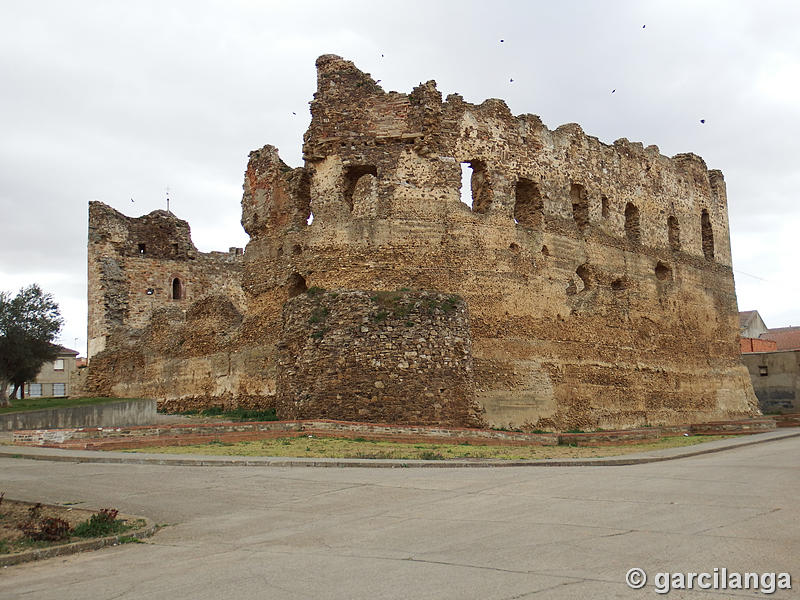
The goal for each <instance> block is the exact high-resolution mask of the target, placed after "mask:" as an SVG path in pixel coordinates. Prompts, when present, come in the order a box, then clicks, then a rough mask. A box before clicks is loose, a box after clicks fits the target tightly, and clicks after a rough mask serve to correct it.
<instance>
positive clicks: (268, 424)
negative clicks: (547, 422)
mask: <svg viewBox="0 0 800 600" xmlns="http://www.w3.org/2000/svg"><path fill="white" fill-rule="evenodd" d="M708 425H713V427H708ZM695 428H697V431H695ZM773 429H775V421H773V420H772V419H752V420H748V421H725V422H718V423H713V424H700V425H684V426H680V427H669V428H666V429H662V428H659V427H648V428H645V429H629V430H621V431H591V432H581V433H551V432H540V433H526V432H522V431H501V430H496V429H467V428H452V429H450V428H444V427H425V426H403V425H392V424H381V423H358V422H348V421H332V420H323V419H320V420H305V421H261V422H242V423H198V424H177V425H164V426H149V427H148V426H145V427H86V428H77V429H50V430H37V431H15V432H14V436H13V441H14V443H15V444H23V445H33V446H54V447H61V448H73V449H75V448H80V449H88V450H116V449H123V448H137V447H145V446H180V445H186V444H202V443H207V442H208V441H209V440H212V439H219V440H224V441H226V442H238V441H244V440H256V439H266V438H275V437H297V436H309V437H311V436H316V437H340V438H363V439H369V440H383V441H394V442H407V443H429V444H430V443H434V444H436V443H442V444H444V443H447V444H460V443H465V442H469V443H473V444H487V445H498V446H500V445H509V446H516V445H535V446H555V445H558V444H562V445H574V446H605V445H619V444H638V443H644V442H652V441H656V440H658V439H660V438H662V437H664V436H673V435H681V434H686V435H688V434H689V432H690V431H692V432H693V433H695V435H720V434H724V435H738V434H748V433H761V432H764V431H771V430H773ZM678 430H680V431H678Z"/></svg>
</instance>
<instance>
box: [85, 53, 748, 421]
mask: <svg viewBox="0 0 800 600" xmlns="http://www.w3.org/2000/svg"><path fill="white" fill-rule="evenodd" d="M317 69H318V87H317V92H316V94H315V95H314V100H313V102H312V103H311V113H312V122H311V125H310V127H309V129H308V131H307V132H306V134H305V137H304V145H303V151H304V159H305V165H304V167H300V168H294V169H293V168H290V167H289V166H287V165H286V164H284V163H283V162H282V161H281V159H280V158H279V156H278V152H277V149H275V148H274V147H272V146H265V147H264V148H262V149H260V150H257V151H255V152H252V153H251V155H250V160H249V162H248V166H247V171H246V173H245V182H244V195H243V198H242V225H243V226H244V228H245V230H246V231H247V233H248V234H249V235H250V243H249V244H248V246H247V248H246V251H245V253H244V257H243V259H241V261H240V263H236V265H237V266H236V267H233V265H232V268H238V265H239V264H241V278H240V280H239V281H240V282H241V287H240V288H239V290H238V291H237V293H236V294H233V295H231V294H229V293H228V292H227V291H222V292H221V293H220V294H219V297H220V298H229V299H230V301H231V304H232V305H233V306H234V307H235V309H236V311H237V312H238V314H239V316H240V321H238V317H237V319H233V320H232V321H230V323H229V325H226V326H228V327H229V328H228V329H226V330H225V331H229V332H230V336H229V337H230V344H229V345H228V346H226V348H227V350H226V351H225V352H228V353H230V354H229V355H230V356H231V357H232V358H231V361H230V365H231V366H230V367H229V369H230V373H231V374H230V376H228V377H231V378H234V379H235V378H236V377H239V376H245V377H246V379H247V381H248V382H250V383H249V384H252V385H255V383H256V382H259V383H258V385H259V390H260V391H261V392H260V393H263V394H266V395H269V394H275V393H276V389H277V387H278V382H279V381H280V372H279V371H280V369H279V360H278V352H277V349H276V347H277V344H278V343H279V341H280V340H281V338H282V336H283V335H284V330H283V316H282V315H283V314H284V312H283V311H284V305H285V303H286V301H287V300H288V299H289V298H294V297H296V296H299V295H301V294H304V293H305V292H306V290H308V289H309V288H312V287H316V288H324V289H327V290H329V291H330V290H378V291H381V290H382V291H394V290H401V289H410V290H436V291H439V292H442V293H445V294H454V295H457V296H459V297H461V298H463V299H464V301H465V302H466V305H467V306H468V310H469V328H470V331H471V355H472V362H473V368H474V375H473V378H474V386H475V388H474V390H475V391H474V398H473V399H474V400H475V401H477V402H478V403H479V405H480V406H481V408H482V410H483V411H484V412H483V418H484V419H485V420H486V421H488V422H489V423H492V424H495V425H507V424H509V423H510V424H514V425H520V424H523V423H525V424H528V425H529V426H533V427H537V428H541V429H550V428H562V429H566V428H591V427H606V428H608V427H630V426H637V425H644V424H662V423H664V424H669V423H679V422H698V421H706V420H712V419H730V418H737V417H745V416H750V415H752V414H755V412H756V411H757V408H756V399H755V396H754V394H753V391H752V386H751V384H750V380H749V377H748V374H747V371H746V369H745V368H744V367H743V366H742V365H741V364H740V363H739V355H738V351H739V348H738V317H737V306H736V296H735V293H734V287H733V277H732V271H731V258H730V245H729V232H728V219H727V199H726V191H725V183H724V178H723V176H722V174H721V173H720V172H719V171H715V170H708V168H707V167H706V165H705V163H704V162H703V160H702V159H701V158H700V157H698V156H696V155H693V154H679V155H677V156H674V157H671V158H670V157H666V156H663V155H662V154H661V153H660V152H659V150H658V148H657V147H656V146H647V147H644V146H643V145H642V144H640V143H635V142H629V141H627V140H624V139H622V140H617V141H616V142H614V143H613V144H611V145H609V144H604V143H602V142H600V141H599V140H598V139H597V138H594V137H592V136H589V135H586V134H585V133H584V132H583V131H582V130H581V128H580V127H579V126H578V125H575V124H569V125H563V126H561V127H559V128H557V129H556V130H555V131H551V130H549V129H548V128H547V127H546V126H545V125H543V124H542V122H541V121H540V119H539V118H538V117H536V116H535V115H520V116H514V115H512V114H511V113H510V111H509V110H508V107H507V106H506V105H505V104H504V103H503V102H502V101H501V100H487V101H485V102H484V103H482V104H480V105H473V104H469V103H467V102H465V101H464V100H463V99H462V98H461V97H460V96H458V95H451V96H449V97H448V98H447V99H446V100H443V99H442V97H441V94H440V93H439V92H438V90H437V89H436V85H435V82H433V81H430V82H427V83H424V84H420V85H419V86H418V87H417V88H415V89H414V90H413V91H412V92H411V93H410V94H400V93H396V92H388V93H387V92H385V91H384V90H383V89H381V88H380V86H378V85H377V83H376V82H375V81H374V80H373V79H372V78H371V77H370V76H369V75H367V74H365V73H363V72H361V71H360V70H358V69H357V68H356V67H355V66H354V65H353V64H352V63H351V62H349V61H346V60H343V59H341V58H339V57H337V56H333V55H326V56H322V57H320V58H319V59H318V61H317ZM462 171H466V172H467V173H471V179H470V180H469V188H470V189H469V193H468V194H466V195H468V196H471V206H468V205H467V204H465V203H464V202H462V201H461V185H462V183H461V182H462ZM312 215H313V219H312V218H310V217H312ZM151 216H152V215H151ZM110 226H111V227H112V230H113V227H116V225H115V224H114V223H110ZM176 227H177V226H176ZM181 231H182V230H181V229H180V228H179V227H177V228H176V230H175V234H176V235H180V232H181ZM91 236H92V231H90V239H91ZM91 246H92V243H91V242H90V289H91V288H92V286H91V282H92V280H93V279H94V280H95V281H104V282H106V283H105V284H103V285H105V288H104V291H102V293H101V291H99V290H96V291H95V293H96V294H98V297H102V298H103V302H104V304H103V311H105V312H104V313H103V314H102V315H101V316H98V315H100V312H98V311H95V315H94V316H92V315H90V323H93V322H94V321H95V317H96V318H97V319H98V322H99V324H98V325H95V331H103V327H107V326H108V325H107V324H108V323H110V322H116V321H115V319H117V315H121V317H120V318H121V320H122V321H123V322H125V323H130V324H134V323H135V324H136V325H137V326H138V325H141V324H142V323H140V322H138V321H136V319H137V318H139V317H138V316H137V315H138V314H140V313H139V312H137V311H136V310H135V308H136V307H138V306H140V305H141V304H140V303H139V299H138V298H137V299H135V300H132V299H131V298H132V294H131V292H130V290H129V286H128V288H126V286H124V285H120V282H122V281H125V280H126V277H125V276H123V277H120V276H119V273H118V271H117V270H116V267H115V265H114V264H113V263H107V262H103V260H102V259H100V258H95V259H93V258H92V252H91ZM180 248H182V241H179V243H178V249H180ZM166 251H170V249H169V248H167V249H166ZM117 254H119V252H117ZM96 256H97V257H102V256H105V255H104V254H103V253H101V252H97V253H96ZM115 256H116V255H115ZM125 258H126V260H125V261H123V262H125V263H126V264H125V266H126V270H125V273H128V269H129V268H130V267H128V266H127V260H128V259H130V260H134V259H141V257H136V256H132V257H125ZM93 260H94V264H93ZM170 260H172V259H170V258H169V257H167V258H165V259H164V261H162V262H163V264H164V265H167V266H168V267H169V268H172V267H171V266H170V265H171V263H169V261H170ZM117 262H119V261H117ZM139 264H142V263H139ZM167 266H165V267H163V268H167ZM153 268H154V269H156V272H157V273H161V274H159V275H158V278H159V281H160V280H162V279H163V278H164V277H165V276H167V275H166V272H160V271H158V267H157V266H156V265H153ZM226 268H227V267H226ZM147 272H148V273H149V271H147ZM141 276H142V277H146V276H149V275H146V274H145V272H142V275H141ZM190 277H193V276H192V275H190ZM100 287H101V288H102V286H100ZM126 289H127V290H128V291H127V292H125V290H126ZM126 293H127V294H128V295H127V296H126V295H125V294H126ZM238 293H241V297H240V296H238V295H237V294H238ZM91 295H92V292H91V291H90V308H91V307H92V306H93V302H92V297H91ZM237 298H238V299H237ZM145 301H146V299H145ZM94 304H96V302H95V303H94ZM169 308H170V307H169V306H167V307H166V308H165V309H164V310H167V309H169ZM125 311H127V313H126V312H125ZM141 314H142V315H144V316H145V317H147V315H148V314H156V313H148V312H147V311H144V312H142V313H141ZM158 314H159V315H160V314H161V313H158ZM165 314H166V313H165ZM158 319H162V320H164V319H166V320H167V321H168V320H169V319H168V318H167V317H166V316H159V317H158ZM158 319H153V320H151V321H150V323H149V324H147V325H146V326H145V330H146V331H149V330H154V329H158V327H160V325H159V324H158V323H159V321H158ZM145 320H146V318H145ZM90 328H91V325H90ZM148 328H149V329H148ZM295 333H297V332H295ZM312 334H313V331H311V330H309V331H308V335H309V336H310V335H312ZM148 335H155V334H148ZM292 335H295V334H294V333H293V334H292ZM297 335H299V334H297ZM90 337H92V336H91V335H90ZM95 337H96V336H95ZM171 337H174V335H172V336H171ZM191 337H192V336H189V338H187V342H186V343H189V344H191V341H189V339H190V338H191ZM93 339H94V338H93ZM170 339H171V338H170ZM145 347H147V348H149V346H145ZM153 347H155V346H153ZM343 349H344V346H343ZM148 351H149V350H148ZM157 352H164V353H162V354H160V356H163V357H165V361H164V364H165V365H166V364H172V363H171V362H170V361H173V360H183V359H185V354H181V353H180V352H178V353H177V354H173V352H174V351H173V350H163V349H162V350H157ZM237 352H238V353H241V352H244V353H245V354H246V353H249V352H255V353H256V355H257V356H258V358H257V359H253V360H250V359H240V362H236V360H237V359H236V354H237ZM215 356H218V355H217V354H215V353H211V352H209V353H206V354H202V353H199V352H198V353H197V354H196V355H192V358H193V359H195V360H197V361H209V362H210V363H214V364H216V362H214V361H216V360H217V359H215V358H213V357H215ZM222 356H225V354H224V353H223V354H222ZM259 361H260V364H259V368H255V367H253V365H254V364H256V363H258V362H259ZM145 362H147V361H145ZM217 362H220V366H218V368H217V367H215V368H216V369H217V371H219V370H223V371H224V369H222V366H221V365H222V362H224V361H217ZM204 364H205V363H204ZM175 368H176V369H179V370H180V369H182V367H180V368H179V367H177V366H176V367H175ZM215 368H211V370H212V371H214V369H215ZM242 374H246V375H242ZM149 377H150V375H147V376H146V377H144V378H139V380H140V381H150V379H148V378H149ZM217 380H221V379H220V378H217ZM229 383H230V382H229ZM148 385H149V384H148ZM212 387H213V386H212ZM222 388H224V389H225V390H226V391H225V393H228V394H230V398H231V401H235V399H236V397H237V389H236V386H235V385H233V384H230V385H228V384H226V385H225V386H222ZM222 388H220V387H218V388H215V389H210V390H209V392H208V393H209V397H213V395H214V394H216V393H219V394H221V393H223V392H221V391H219V390H220V389H222ZM165 390H166V388H165ZM215 390H216V391H215ZM341 391H342V393H343V394H347V393H348V389H347V386H344V385H343V386H342V390H341ZM162 393H164V394H167V395H172V396H179V395H180V394H178V393H177V392H176V391H175V389H174V388H170V390H167V391H163V390H162ZM277 393H278V395H279V396H280V394H281V392H280V391H278V392H277ZM273 397H274V396H273ZM470 400H471V399H470ZM357 413H358V411H355V412H354V414H351V415H349V418H353V419H357V418H358V414H357ZM342 418H345V416H344V415H343V416H342ZM375 418H377V416H376V417H375ZM426 419H427V417H426Z"/></svg>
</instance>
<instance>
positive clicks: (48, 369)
mask: <svg viewBox="0 0 800 600" xmlns="http://www.w3.org/2000/svg"><path fill="white" fill-rule="evenodd" d="M77 356H78V352H76V351H75V350H71V349H69V348H65V347H64V346H59V348H58V356H56V358H55V360H53V361H51V362H46V363H45V364H44V365H43V366H42V370H41V371H39V374H38V375H37V376H36V379H34V380H33V381H29V382H27V383H25V395H26V396H28V397H39V396H42V397H47V398H49V397H59V396H69V394H70V393H71V389H70V387H71V386H70V383H71V380H72V379H73V378H74V377H75V373H76V371H77V366H76V360H77Z"/></svg>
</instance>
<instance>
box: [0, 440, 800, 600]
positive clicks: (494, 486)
mask: <svg viewBox="0 0 800 600" xmlns="http://www.w3.org/2000/svg"><path fill="white" fill-rule="evenodd" d="M786 433H790V432H788V431H787V432H786ZM759 435H761V436H765V439H768V441H766V442H764V443H758V444H752V443H750V444H748V445H741V443H740V444H739V446H738V447H734V448H730V449H727V450H725V451H720V452H714V453H709V454H702V455H695V456H688V457H684V458H676V459H673V460H667V461H662V462H642V463H641V464H633V465H626V466H603V467H597V466H593V465H585V466H552V467H550V468H538V469H537V468H521V467H518V468H499V469H498V468H482V469H476V468H449V469H441V468H437V469H424V468H415V469H407V468H391V469H389V468H369V467H363V468H358V469H354V468H321V467H315V466H308V467H305V468H297V467H296V466H294V467H290V466H275V465H273V466H266V465H261V467H262V468H252V467H248V466H235V465H228V466H226V467H224V468H223V467H220V466H198V465H194V466H181V465H177V464H164V465H159V464H115V463H92V462H74V461H69V460H62V461H54V460H49V459H48V458H47V457H46V456H39V457H38V458H39V460H29V459H25V458H10V457H9V458H0V491H5V492H6V497H8V498H15V499H20V500H29V501H42V502H49V503H67V502H75V503H78V504H77V505H76V506H79V507H89V508H101V507H114V508H117V509H119V510H120V511H121V512H124V513H128V514H138V515H144V516H148V517H150V518H151V519H153V520H154V521H156V522H157V523H161V524H165V525H167V526H166V527H164V528H163V529H162V530H161V531H159V532H158V533H157V534H156V535H155V536H154V537H152V538H150V539H149V540H148V541H147V543H144V544H126V545H123V546H117V547H113V548H106V549H103V550H99V551H96V552H87V553H82V554H76V555H73V556H68V557H59V558H53V559H47V560H44V561H40V562H36V563H27V564H23V565H18V566H13V567H8V568H5V569H2V570H0V598H2V599H4V600H5V599H8V600H11V599H29V598H35V599H37V600H38V599H43V600H46V599H51V598H52V599H58V600H71V599H81V600H84V599H109V600H110V599H121V600H133V599H136V600H142V599H145V598H146V599H151V598H155V599H161V598H164V599H167V598H169V599H175V600H180V599H184V598H185V599H192V600H201V599H205V598H209V599H210V598H233V599H240V598H241V599H248V598H259V599H262V598H269V599H273V598H276V599H284V598H285V599H295V598H296V599H301V598H309V599H311V598H313V599H315V600H321V599H355V598H359V599H360V598H364V599H367V598H368V599H371V600H372V599H384V598H414V599H421V598H432V599H449V598H453V599H459V600H460V599H469V598H475V599H508V600H510V599H512V598H535V599H550V598H552V599H564V600H570V599H573V598H575V599H577V598H632V599H636V598H638V599H645V598H657V597H668V598H673V599H674V598H708V599H716V600H719V599H721V598H764V597H770V598H797V597H800V593H798V590H799V589H800V587H799V586H800V580H798V581H795V580H794V579H793V580H792V586H793V587H794V590H788V591H787V590H778V591H776V592H775V593H774V594H770V595H767V594H765V593H762V592H761V591H759V590H757V589H755V590H754V589H751V590H731V589H728V590H713V589H708V590H702V589H699V588H698V585H697V583H698V582H697V580H696V579H695V584H694V586H693V587H694V589H692V590H681V589H672V591H671V592H670V593H669V594H668V595H667V596H661V595H659V594H656V593H655V592H656V588H657V587H659V586H658V584H659V582H661V584H662V585H661V586H660V587H659V589H661V590H663V589H664V585H663V584H664V581H665V578H664V576H663V575H659V574H664V573H670V574H673V573H677V574H684V582H686V580H687V577H686V576H685V574H686V573H704V572H705V573H709V574H714V573H716V574H717V577H718V578H719V576H720V575H721V573H722V571H720V569H726V570H727V571H726V574H730V573H734V572H742V573H745V572H754V573H758V574H765V573H766V574H769V573H781V572H788V573H790V574H791V575H792V576H793V577H794V578H800V525H798V524H800V469H798V467H800V437H797V436H794V437H783V436H780V435H777V434H774V435H772V437H771V438H770V437H769V435H768V434H759ZM750 440H751V441H757V440H758V438H757V436H752V437H751V438H750ZM3 450H8V449H7V448H3ZM633 568H640V569H643V570H644V572H645V573H646V575H647V583H646V585H645V587H644V588H643V589H632V588H630V587H629V586H628V585H627V584H626V574H627V573H628V572H629V571H630V570H631V569H633ZM715 569H716V571H715ZM762 580H763V581H765V582H766V583H767V584H768V583H769V578H767V579H764V577H763V575H762V578H761V579H760V580H759V581H762ZM702 581H703V582H704V583H708V581H712V582H713V579H710V580H706V579H703V580H702ZM684 585H685V583H684Z"/></svg>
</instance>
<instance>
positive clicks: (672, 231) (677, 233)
mask: <svg viewBox="0 0 800 600" xmlns="http://www.w3.org/2000/svg"><path fill="white" fill-rule="evenodd" d="M667 236H668V237H669V247H670V248H672V249H673V250H674V251H676V252H677V251H678V250H680V249H681V229H680V226H679V225H678V219H676V218H675V216H674V215H670V217H669V218H668V219H667Z"/></svg>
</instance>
